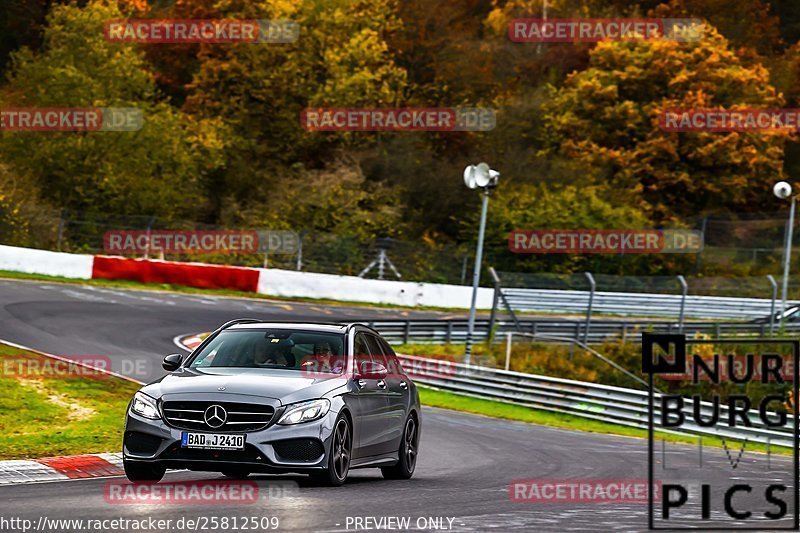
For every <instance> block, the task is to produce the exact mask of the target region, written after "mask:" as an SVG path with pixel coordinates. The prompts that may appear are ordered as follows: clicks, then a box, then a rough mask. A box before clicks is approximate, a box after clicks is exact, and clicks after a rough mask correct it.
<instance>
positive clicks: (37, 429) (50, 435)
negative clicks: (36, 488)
mask: <svg viewBox="0 0 800 533" xmlns="http://www.w3.org/2000/svg"><path fill="white" fill-rule="evenodd" d="M0 365H2V367H1V368H2V370H3V371H2V373H0V388H1V389H2V391H3V394H2V395H0V459H26V458H35V457H48V456H54V455H76V454H83V453H97V452H108V451H118V450H120V449H121V446H122V430H123V426H124V423H125V410H126V409H127V406H128V401H129V400H130V398H131V396H133V393H134V392H136V390H138V388H139V385H137V384H136V383H132V382H130V381H127V380H124V379H121V378H117V377H115V376H110V375H104V374H99V373H95V372H91V371H87V370H86V369H83V368H81V367H78V366H76V365H68V364H66V363H56V361H55V360H53V359H50V358H48V357H45V356H42V355H39V354H36V353H33V352H29V351H26V350H20V349H17V348H14V347H11V346H8V345H6V344H2V343H0Z"/></svg>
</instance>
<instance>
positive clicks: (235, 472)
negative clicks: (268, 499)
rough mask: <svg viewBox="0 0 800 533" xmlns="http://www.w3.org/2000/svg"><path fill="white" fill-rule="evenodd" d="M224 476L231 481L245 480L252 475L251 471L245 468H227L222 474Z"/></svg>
mask: <svg viewBox="0 0 800 533" xmlns="http://www.w3.org/2000/svg"><path fill="white" fill-rule="evenodd" d="M220 473H221V474H222V475H223V476H225V477H229V478H231V479H245V478H246V477H247V476H249V475H250V471H249V470H245V469H244V468H236V467H233V468H226V469H225V470H222V472H220Z"/></svg>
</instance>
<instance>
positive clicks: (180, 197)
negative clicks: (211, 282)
mask: <svg viewBox="0 0 800 533" xmlns="http://www.w3.org/2000/svg"><path fill="white" fill-rule="evenodd" d="M121 17H122V13H120V11H119V10H118V8H116V7H114V6H113V5H106V4H105V3H104V2H93V3H91V4H89V5H88V6H86V7H85V8H78V7H75V6H57V7H55V8H53V11H52V12H51V14H50V15H49V17H48V26H47V30H46V32H45V38H44V46H43V49H42V50H41V51H40V52H38V53H37V52H34V51H32V50H30V49H26V48H23V49H21V50H20V51H18V52H17V53H15V54H14V55H13V70H12V72H11V76H10V80H9V85H8V87H7V90H6V92H5V96H4V97H3V99H2V102H3V103H4V104H6V105H10V104H13V105H14V106H16V107H23V106H30V107H135V108H137V109H139V110H141V112H142V114H143V118H144V126H143V127H142V129H141V130H139V131H136V132H103V131H98V132H80V133H76V132H61V133H57V132H51V133H46V134H42V133H36V132H14V131H7V132H3V133H2V136H1V137H0V157H2V159H3V160H4V161H5V162H6V164H8V166H9V167H10V168H11V169H13V171H15V172H17V173H19V174H22V175H25V176H29V177H31V178H32V179H34V180H35V181H36V183H38V185H39V187H40V188H41V189H42V191H43V194H44V195H45V196H46V198H47V199H48V200H50V201H51V202H52V203H53V204H55V205H58V206H63V207H68V208H71V209H76V210H87V211H99V212H115V213H123V214H126V213H127V214H153V215H159V216H161V217H165V218H170V217H173V216H180V215H188V214H189V213H193V212H195V211H196V210H197V207H198V205H199V204H202V197H201V195H200V186H201V184H202V180H203V176H204V175H206V174H207V173H208V172H210V171H212V170H213V169H215V168H216V167H218V166H219V165H220V164H221V158H220V152H221V150H222V149H223V148H224V146H225V141H224V140H223V136H222V134H221V131H220V130H221V125H220V123H219V121H218V120H199V119H196V118H193V117H189V116H186V115H183V114H181V113H180V112H179V111H176V110H174V109H172V108H171V107H170V106H169V105H168V104H167V103H166V102H164V101H162V100H160V98H159V96H158V94H157V93H156V89H155V84H154V82H153V77H152V74H151V73H150V72H149V71H148V70H147V68H146V65H145V63H144V59H143V56H142V54H141V52H139V51H137V49H136V48H135V47H133V46H131V45H121V44H112V43H109V42H107V41H105V39H104V38H103V33H102V28H103V23H104V21H106V20H109V19H114V18H117V19H118V18H121Z"/></svg>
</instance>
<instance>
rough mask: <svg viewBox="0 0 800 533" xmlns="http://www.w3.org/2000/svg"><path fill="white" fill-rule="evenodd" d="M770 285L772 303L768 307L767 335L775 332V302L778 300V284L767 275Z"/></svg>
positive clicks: (770, 275)
mask: <svg viewBox="0 0 800 533" xmlns="http://www.w3.org/2000/svg"><path fill="white" fill-rule="evenodd" d="M767 279H768V280H769V283H770V285H772V303H771V305H770V307H769V334H770V335H772V333H773V332H774V331H775V300H777V298H778V282H777V281H775V278H774V277H772V274H768V275H767Z"/></svg>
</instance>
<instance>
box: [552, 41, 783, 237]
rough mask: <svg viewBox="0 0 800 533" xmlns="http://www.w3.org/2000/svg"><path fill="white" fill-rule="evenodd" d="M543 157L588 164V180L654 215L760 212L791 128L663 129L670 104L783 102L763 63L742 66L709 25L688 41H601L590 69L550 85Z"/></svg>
mask: <svg viewBox="0 0 800 533" xmlns="http://www.w3.org/2000/svg"><path fill="white" fill-rule="evenodd" d="M551 91H552V99H551V100H550V101H548V102H547V104H546V105H545V114H544V117H543V120H544V122H545V124H546V132H547V133H546V135H547V137H546V143H547V148H546V150H545V153H548V154H557V155H561V156H564V157H568V158H571V159H573V160H574V161H576V162H579V163H581V164H583V165H584V167H585V169H586V181H587V183H594V184H597V185H607V186H608V187H609V188H610V189H611V190H613V192H614V193H615V194H616V195H617V198H618V199H619V201H620V202H625V203H629V204H631V205H634V206H641V207H642V208H643V209H645V210H646V212H647V213H648V214H649V215H650V216H651V217H652V218H653V219H654V220H655V221H666V220H670V219H674V218H675V217H681V216H688V215H694V214H697V213H698V212H701V211H704V210H709V209H712V208H713V209H718V210H724V209H728V210H733V211H739V210H741V211H754V210H757V209H758V208H759V207H762V206H764V205H766V202H768V201H769V200H770V193H769V188H770V187H771V186H772V183H774V181H775V180H776V179H778V178H780V177H781V175H782V161H783V146H784V143H785V141H786V139H787V137H788V136H789V133H787V132H786V131H776V130H773V131H769V132H747V133H741V132H733V133H709V132H695V133H674V132H666V131H662V129H661V128H660V127H659V115H660V113H661V112H662V111H663V110H665V109H670V108H672V109H674V108H682V109H704V108H724V109H732V108H737V107H758V108H776V107H780V106H781V104H782V99H781V96H780V95H779V94H778V93H777V91H776V90H775V89H774V88H773V87H772V86H771V85H770V81H769V73H768V72H767V70H766V69H765V68H764V67H763V66H761V65H759V64H753V65H749V66H748V65H744V64H743V63H742V61H741V60H740V59H739V58H738V57H737V56H736V54H734V53H733V51H731V50H730V48H729V46H728V43H727V41H726V40H725V38H723V37H722V36H721V35H719V33H717V32H716V31H715V30H714V29H713V28H710V27H707V28H706V31H705V33H704V34H703V37H702V38H701V39H700V40H698V41H696V42H690V43H682V42H676V41H672V40H666V39H661V40H650V41H635V42H601V43H599V44H598V45H597V46H596V48H594V49H593V50H592V53H591V55H590V62H589V67H588V68H587V69H586V70H584V71H581V72H575V73H573V74H572V75H571V76H570V77H569V78H568V79H567V80H566V82H565V84H564V86H563V87H561V88H552V89H551Z"/></svg>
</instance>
